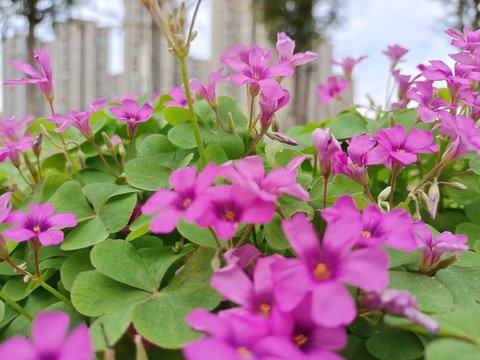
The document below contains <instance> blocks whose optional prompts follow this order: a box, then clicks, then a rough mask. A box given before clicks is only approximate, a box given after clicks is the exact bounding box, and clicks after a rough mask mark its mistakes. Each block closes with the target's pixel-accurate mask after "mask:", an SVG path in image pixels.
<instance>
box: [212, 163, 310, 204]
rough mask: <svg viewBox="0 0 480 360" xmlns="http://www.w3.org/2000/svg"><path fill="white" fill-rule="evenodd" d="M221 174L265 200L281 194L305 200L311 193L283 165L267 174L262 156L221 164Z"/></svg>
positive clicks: (271, 199) (273, 199) (274, 198)
mask: <svg viewBox="0 0 480 360" xmlns="http://www.w3.org/2000/svg"><path fill="white" fill-rule="evenodd" d="M220 174H221V175H222V176H223V177H224V178H225V179H227V180H228V181H230V182H231V183H233V184H235V185H239V186H241V187H244V188H247V189H249V190H250V191H252V192H253V193H254V194H255V195H256V196H258V197H259V198H261V199H262V200H265V201H275V200H276V199H277V198H278V196H279V195H280V194H289V195H291V196H295V197H298V198H300V199H303V200H308V199H309V195H308V193H307V192H306V191H305V189H304V188H303V187H302V186H301V185H300V184H297V181H296V174H295V173H293V172H291V171H288V170H286V169H284V168H282V167H277V168H275V169H273V170H272V171H271V172H270V173H268V174H267V175H265V169H264V167H263V161H262V158H261V157H260V156H248V157H245V158H243V159H241V160H239V161H237V162H235V163H234V164H233V163H232V162H228V163H225V164H223V165H222V166H220Z"/></svg>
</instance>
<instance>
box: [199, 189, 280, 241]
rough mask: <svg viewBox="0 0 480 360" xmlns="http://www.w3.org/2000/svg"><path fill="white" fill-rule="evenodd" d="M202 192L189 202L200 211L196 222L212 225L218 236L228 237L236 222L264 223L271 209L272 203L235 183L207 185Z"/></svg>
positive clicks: (231, 235)
mask: <svg viewBox="0 0 480 360" xmlns="http://www.w3.org/2000/svg"><path fill="white" fill-rule="evenodd" d="M203 195H204V196H200V197H199V198H198V200H197V201H196V202H195V203H194V204H191V205H190V206H191V207H192V211H194V212H195V213H197V214H202V215H201V217H199V218H197V220H196V223H197V224H198V225H199V226H201V227H213V228H215V231H216V232H217V234H218V236H219V237H221V238H222V239H231V238H232V237H233V236H234V235H235V232H236V231H237V227H238V224H240V223H247V224H266V223H268V222H270V221H271V220H272V218H273V214H274V213H275V203H274V202H273V201H265V200H263V199H261V198H259V197H257V196H255V194H254V193H252V191H251V190H249V189H245V188H243V187H240V186H237V185H232V186H230V185H219V186H214V187H211V188H208V189H207V190H205V191H204V194H203Z"/></svg>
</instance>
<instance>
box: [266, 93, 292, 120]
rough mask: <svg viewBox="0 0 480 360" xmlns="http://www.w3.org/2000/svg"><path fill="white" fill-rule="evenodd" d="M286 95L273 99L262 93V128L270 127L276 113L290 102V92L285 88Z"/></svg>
mask: <svg viewBox="0 0 480 360" xmlns="http://www.w3.org/2000/svg"><path fill="white" fill-rule="evenodd" d="M283 92H284V95H283V96H282V97H281V98H280V99H276V100H272V99H270V98H269V97H266V96H265V95H263V94H262V95H260V101H259V105H260V123H261V124H262V129H268V128H269V127H270V124H271V123H272V120H273V117H274V116H275V113H276V112H277V111H278V110H280V109H281V108H282V107H284V106H285V105H287V104H288V103H289V102H290V93H289V92H288V90H285V89H284V90H283Z"/></svg>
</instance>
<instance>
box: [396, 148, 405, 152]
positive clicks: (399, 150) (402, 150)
mask: <svg viewBox="0 0 480 360" xmlns="http://www.w3.org/2000/svg"><path fill="white" fill-rule="evenodd" d="M397 152H405V150H404V149H397Z"/></svg>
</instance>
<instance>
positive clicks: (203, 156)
mask: <svg viewBox="0 0 480 360" xmlns="http://www.w3.org/2000/svg"><path fill="white" fill-rule="evenodd" d="M178 61H179V62H180V70H181V72H182V79H183V86H184V88H185V96H186V97H187V104H188V109H189V110H190V119H191V121H192V128H193V135H194V136H195V142H196V143H197V148H198V153H199V155H200V159H202V162H203V166H206V165H207V164H208V160H207V154H206V153H205V149H204V147H203V142H202V137H201V136H200V128H199V127H198V121H197V115H196V114H195V109H194V108H193V102H192V95H191V93H190V86H188V74H187V65H186V63H185V55H182V56H178Z"/></svg>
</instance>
